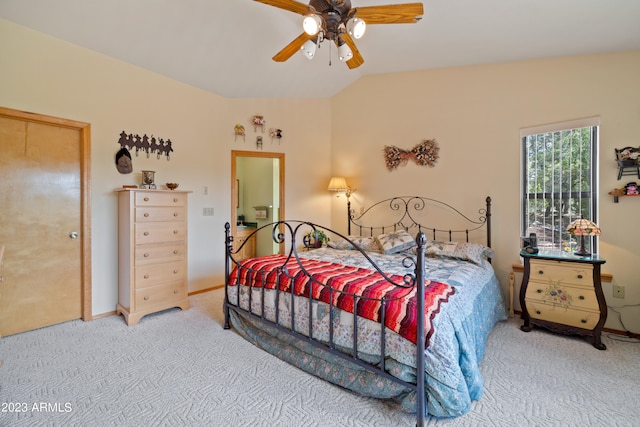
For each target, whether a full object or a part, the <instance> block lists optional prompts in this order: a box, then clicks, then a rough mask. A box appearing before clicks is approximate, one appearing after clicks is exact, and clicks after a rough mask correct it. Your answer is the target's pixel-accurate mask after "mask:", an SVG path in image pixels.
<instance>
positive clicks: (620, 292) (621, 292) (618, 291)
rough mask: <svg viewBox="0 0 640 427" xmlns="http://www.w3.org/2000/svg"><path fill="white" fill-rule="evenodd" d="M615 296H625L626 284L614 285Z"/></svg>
mask: <svg viewBox="0 0 640 427" xmlns="http://www.w3.org/2000/svg"><path fill="white" fill-rule="evenodd" d="M613 297H614V298H624V286H622V285H613Z"/></svg>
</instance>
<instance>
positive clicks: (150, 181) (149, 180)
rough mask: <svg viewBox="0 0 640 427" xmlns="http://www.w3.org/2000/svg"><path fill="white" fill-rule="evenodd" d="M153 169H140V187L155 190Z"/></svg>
mask: <svg viewBox="0 0 640 427" xmlns="http://www.w3.org/2000/svg"><path fill="white" fill-rule="evenodd" d="M155 173H156V172H155V171H142V184H140V188H144V189H147V190H155V189H156V188H157V187H156V184H155Z"/></svg>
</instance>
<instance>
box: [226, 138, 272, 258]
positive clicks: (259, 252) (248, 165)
mask: <svg viewBox="0 0 640 427" xmlns="http://www.w3.org/2000/svg"><path fill="white" fill-rule="evenodd" d="M231 187H232V188H231V219H232V221H231V233H232V235H233V236H235V237H236V239H235V240H236V241H238V239H237V236H238V230H247V229H250V228H256V227H260V226H262V225H265V224H269V223H271V222H274V221H278V220H283V219H284V153H269V152H256V151H236V150H232V151H231ZM275 253H284V244H277V243H275V242H274V241H273V239H272V238H271V230H270V229H269V230H263V232H261V233H259V235H258V236H257V239H256V242H255V256H263V255H271V254H275Z"/></svg>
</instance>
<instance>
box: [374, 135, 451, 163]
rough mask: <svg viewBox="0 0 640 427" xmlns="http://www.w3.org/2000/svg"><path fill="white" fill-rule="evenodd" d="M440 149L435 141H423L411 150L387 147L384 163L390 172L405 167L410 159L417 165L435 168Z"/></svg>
mask: <svg viewBox="0 0 640 427" xmlns="http://www.w3.org/2000/svg"><path fill="white" fill-rule="evenodd" d="M439 152H440V147H438V143H437V142H436V140H435V139H423V140H422V142H421V143H420V144H418V145H416V146H415V147H413V148H412V149H411V150H403V149H402V148H398V147H396V146H393V145H385V147H384V162H385V164H386V166H387V169H388V170H389V171H392V170H394V169H396V168H397V167H398V166H405V165H406V164H407V162H408V161H409V159H411V160H413V161H414V162H415V163H416V164H417V165H420V166H429V167H434V166H435V165H436V161H437V160H438V157H439V155H438V153H439Z"/></svg>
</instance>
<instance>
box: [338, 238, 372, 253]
mask: <svg viewBox="0 0 640 427" xmlns="http://www.w3.org/2000/svg"><path fill="white" fill-rule="evenodd" d="M348 238H349V240H351V242H353V243H354V244H356V245H358V247H360V248H361V249H362V250H363V251H365V252H380V246H378V243H377V242H376V240H375V239H374V238H373V237H363V236H348ZM351 242H349V241H348V240H345V239H339V240H336V241H331V242H329V243H327V246H328V247H330V248H333V249H341V250H355V249H356V248H355V247H354V246H353V244H352V243H351Z"/></svg>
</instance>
